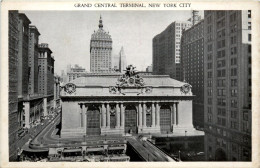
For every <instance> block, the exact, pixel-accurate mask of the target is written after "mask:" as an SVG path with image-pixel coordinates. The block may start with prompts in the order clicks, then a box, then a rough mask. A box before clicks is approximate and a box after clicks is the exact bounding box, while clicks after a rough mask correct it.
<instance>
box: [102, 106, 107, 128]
mask: <svg viewBox="0 0 260 168" xmlns="http://www.w3.org/2000/svg"><path fill="white" fill-rule="evenodd" d="M101 109H102V115H101V116H102V128H105V127H106V107H105V104H104V103H102V104H101Z"/></svg>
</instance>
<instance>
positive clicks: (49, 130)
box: [27, 115, 176, 162]
mask: <svg viewBox="0 0 260 168" xmlns="http://www.w3.org/2000/svg"><path fill="white" fill-rule="evenodd" d="M59 123H60V115H57V116H56V118H54V119H53V120H52V121H51V122H50V123H49V125H47V126H46V127H45V128H44V129H43V130H42V132H40V133H39V134H38V135H37V136H36V137H35V138H34V139H33V140H32V141H31V142H30V144H29V148H27V150H28V149H30V151H31V152H32V151H33V150H35V151H37V150H48V149H49V148H51V147H52V148H53V147H71V146H78V147H79V146H85V145H86V144H88V145H91V144H93V145H94V144H95V145H96V144H99V142H100V143H104V141H105V142H110V143H120V142H123V141H127V143H128V145H131V147H132V148H133V150H134V151H135V152H136V153H137V154H138V155H139V157H140V158H142V159H143V160H144V161H160V162H175V161H176V160H174V159H172V158H171V157H169V156H168V155H167V154H166V153H164V152H163V151H161V150H160V149H159V148H157V147H156V146H155V145H154V144H152V143H151V142H149V141H147V140H143V139H140V138H138V137H137V136H126V137H123V136H88V137H85V138H84V137H75V138H66V139H64V138H60V137H59V135H57V132H58V128H56V126H57V125H58V124H59Z"/></svg>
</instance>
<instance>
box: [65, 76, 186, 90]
mask: <svg viewBox="0 0 260 168" xmlns="http://www.w3.org/2000/svg"><path fill="white" fill-rule="evenodd" d="M119 77H120V74H100V75H97V74H95V75H91V74H85V75H83V76H82V77H79V78H77V79H75V80H73V81H71V82H70V83H73V84H75V85H76V86H104V87H106V86H115V85H116V84H117V81H118V78H119ZM142 78H143V80H144V83H145V84H144V86H155V87H158V86H171V87H181V86H183V85H184V84H185V83H184V82H180V81H178V80H175V79H172V78H170V76H168V75H149V76H146V75H144V76H142Z"/></svg>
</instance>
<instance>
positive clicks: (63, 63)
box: [20, 10, 202, 75]
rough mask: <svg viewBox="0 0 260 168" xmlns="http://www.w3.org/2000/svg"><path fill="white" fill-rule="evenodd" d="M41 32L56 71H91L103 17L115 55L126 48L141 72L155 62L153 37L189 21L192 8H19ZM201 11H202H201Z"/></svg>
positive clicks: (127, 58)
mask: <svg viewBox="0 0 260 168" xmlns="http://www.w3.org/2000/svg"><path fill="white" fill-rule="evenodd" d="M20 12H21V13H25V14H26V15H27V17H28V18H29V19H30V21H31V25H35V26H36V27H37V28H38V30H39V32H40V34H41V35H40V37H39V43H48V44H49V48H50V49H51V50H52V52H53V53H52V55H53V56H54V59H55V65H54V69H55V73H57V74H58V75H60V74H61V70H65V72H66V67H67V65H68V64H71V65H74V64H78V65H80V66H82V67H84V68H86V70H87V71H89V67H90V66H89V62H90V39H91V34H93V32H94V30H98V23H99V17H100V15H101V16H102V20H103V26H104V30H105V31H108V32H109V34H110V35H111V37H112V41H113V46H112V48H113V50H112V56H113V55H118V53H119V51H120V49H121V47H122V46H123V47H124V51H125V55H126V60H127V64H128V65H129V64H133V65H134V66H136V69H137V70H139V71H142V70H145V69H146V67H147V66H149V65H151V64H152V39H153V37H154V36H156V35H157V34H159V33H161V32H162V31H163V30H165V29H166V27H167V26H168V25H169V24H171V23H172V22H174V21H186V20H188V19H189V18H190V17H191V11H188V10H186V11H176V10H175V11H174V10H168V11H167V10H163V11H20ZM201 14H202V12H201Z"/></svg>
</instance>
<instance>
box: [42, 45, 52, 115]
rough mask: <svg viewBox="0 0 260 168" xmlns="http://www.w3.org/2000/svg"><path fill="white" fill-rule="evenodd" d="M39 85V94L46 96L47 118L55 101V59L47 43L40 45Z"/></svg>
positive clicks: (45, 112)
mask: <svg viewBox="0 0 260 168" xmlns="http://www.w3.org/2000/svg"><path fill="white" fill-rule="evenodd" d="M38 47H39V57H38V64H39V79H38V81H39V84H38V89H39V90H38V92H39V93H40V94H43V95H44V97H45V98H44V99H43V110H44V112H43V115H44V116H46V115H47V114H48V113H49V112H51V111H52V110H53V103H54V102H53V101H54V61H55V60H54V57H53V56H52V55H51V54H52V51H51V50H50V48H49V45H48V44H46V43H41V44H39V46H38Z"/></svg>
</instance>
